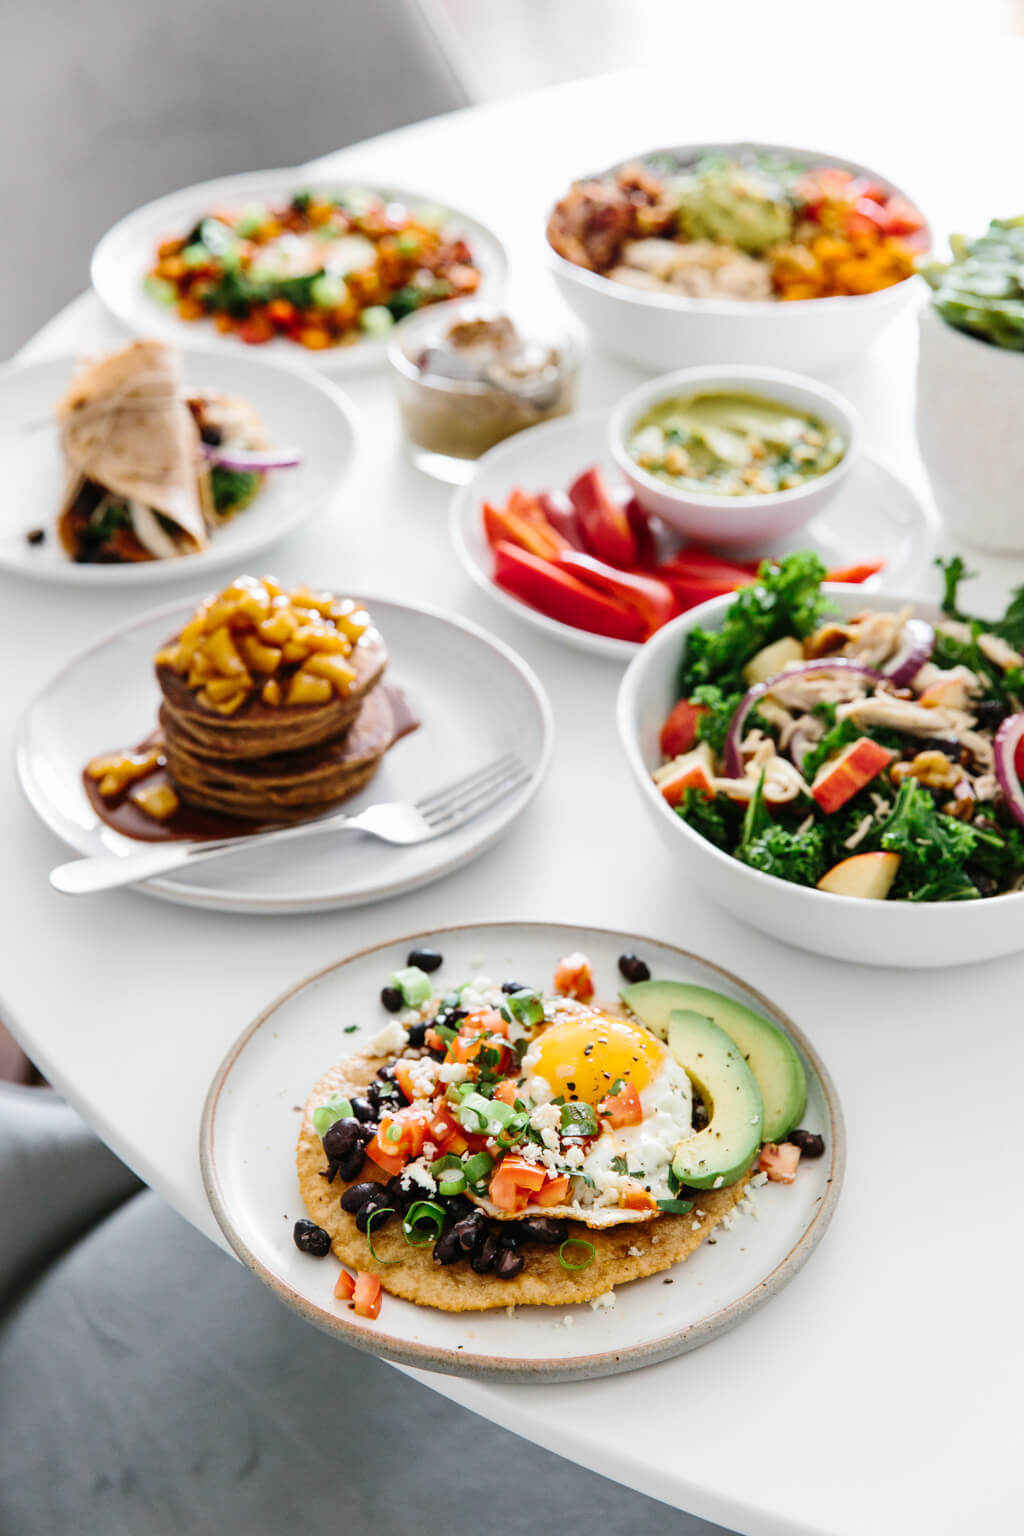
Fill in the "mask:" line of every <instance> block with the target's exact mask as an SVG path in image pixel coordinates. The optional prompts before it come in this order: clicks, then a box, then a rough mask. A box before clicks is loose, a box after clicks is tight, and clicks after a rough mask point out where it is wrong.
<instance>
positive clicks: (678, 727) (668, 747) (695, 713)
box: [659, 699, 710, 758]
mask: <svg viewBox="0 0 1024 1536" xmlns="http://www.w3.org/2000/svg"><path fill="white" fill-rule="evenodd" d="M709 713H710V711H709V710H708V707H707V705H706V704H691V703H690V701H689V699H680V700H679V703H678V704H676V705H674V706H673V708H672V709H671V711H670V712H669V715H668V718H667V719H666V721H665V724H664V725H663V726H662V728H661V736H660V737H659V742H660V745H661V755H662V757H670V758H671V757H682V755H683V753H684V752H689V750H690V748H691V747H692V746H693V745H694V744H695V742H696V740H697V731H698V727H699V726H700V721H701V716H702V715H706V714H709Z"/></svg>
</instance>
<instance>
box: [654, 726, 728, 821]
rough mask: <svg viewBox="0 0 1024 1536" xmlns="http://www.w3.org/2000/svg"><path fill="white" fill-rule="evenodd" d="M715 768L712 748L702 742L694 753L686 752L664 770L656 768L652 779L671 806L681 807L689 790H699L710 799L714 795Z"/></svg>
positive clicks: (674, 759) (666, 765) (667, 764)
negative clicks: (680, 804)
mask: <svg viewBox="0 0 1024 1536" xmlns="http://www.w3.org/2000/svg"><path fill="white" fill-rule="evenodd" d="M714 767H715V765H714V759H713V758H712V756H711V748H710V747H709V746H708V744H707V742H706V741H702V742H701V743H700V745H699V746H697V747H694V749H693V751H692V752H684V753H683V755H682V757H675V758H673V759H672V761H671V762H670V763H666V764H665V766H664V767H663V768H656V769H655V770H654V773H653V775H652V777H653V779H654V782H655V784H657V786H658V788H659V790H660V791H661V793H662V794H663V795H664V797H665V799H666V800H667V801H668V803H669V805H679V803H680V802H681V800H682V798H683V795H684V794H685V793H686V791H687V790H688V789H699V790H701V791H702V792H703V793H704V794H705V795H708V796H709V797H711V796H713V795H714V793H715V786H714V785H713V783H712V782H711V781H712V778H713V777H714Z"/></svg>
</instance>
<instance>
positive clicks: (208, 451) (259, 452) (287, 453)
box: [203, 443, 302, 474]
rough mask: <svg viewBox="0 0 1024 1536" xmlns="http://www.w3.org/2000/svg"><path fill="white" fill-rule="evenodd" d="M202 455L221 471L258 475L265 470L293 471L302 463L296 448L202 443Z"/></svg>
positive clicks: (300, 455)
mask: <svg viewBox="0 0 1024 1536" xmlns="http://www.w3.org/2000/svg"><path fill="white" fill-rule="evenodd" d="M203 453H204V454H205V455H206V457H207V458H208V459H209V460H210V462H211V463H212V464H217V465H219V466H220V468H221V469H239V470H255V471H257V472H258V473H260V474H262V472H263V471H264V470H265V469H294V468H295V466H296V465H297V464H301V463H302V454H301V453H300V452H299V450H298V449H297V448H264V449H253V448H231V447H227V448H221V447H218V446H216V445H215V444H212V443H204V444H203Z"/></svg>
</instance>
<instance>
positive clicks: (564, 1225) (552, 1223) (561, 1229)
mask: <svg viewBox="0 0 1024 1536" xmlns="http://www.w3.org/2000/svg"><path fill="white" fill-rule="evenodd" d="M516 1226H517V1227H518V1228H519V1236H520V1238H521V1239H522V1241H524V1242H528V1243H564V1242H565V1240H566V1238H567V1237H568V1236H569V1223H568V1222H567V1221H566V1219H565V1217H564V1216H524V1217H523V1219H522V1220H521V1221H517V1222H516Z"/></svg>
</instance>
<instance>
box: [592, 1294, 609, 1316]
mask: <svg viewBox="0 0 1024 1536" xmlns="http://www.w3.org/2000/svg"><path fill="white" fill-rule="evenodd" d="M614 1305H615V1292H614V1291H605V1293H604V1295H603V1296H595V1297H594V1299H593V1301H592V1302H591V1303H590V1310H591V1312H600V1311H605V1310H607V1308H608V1307H614Z"/></svg>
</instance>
